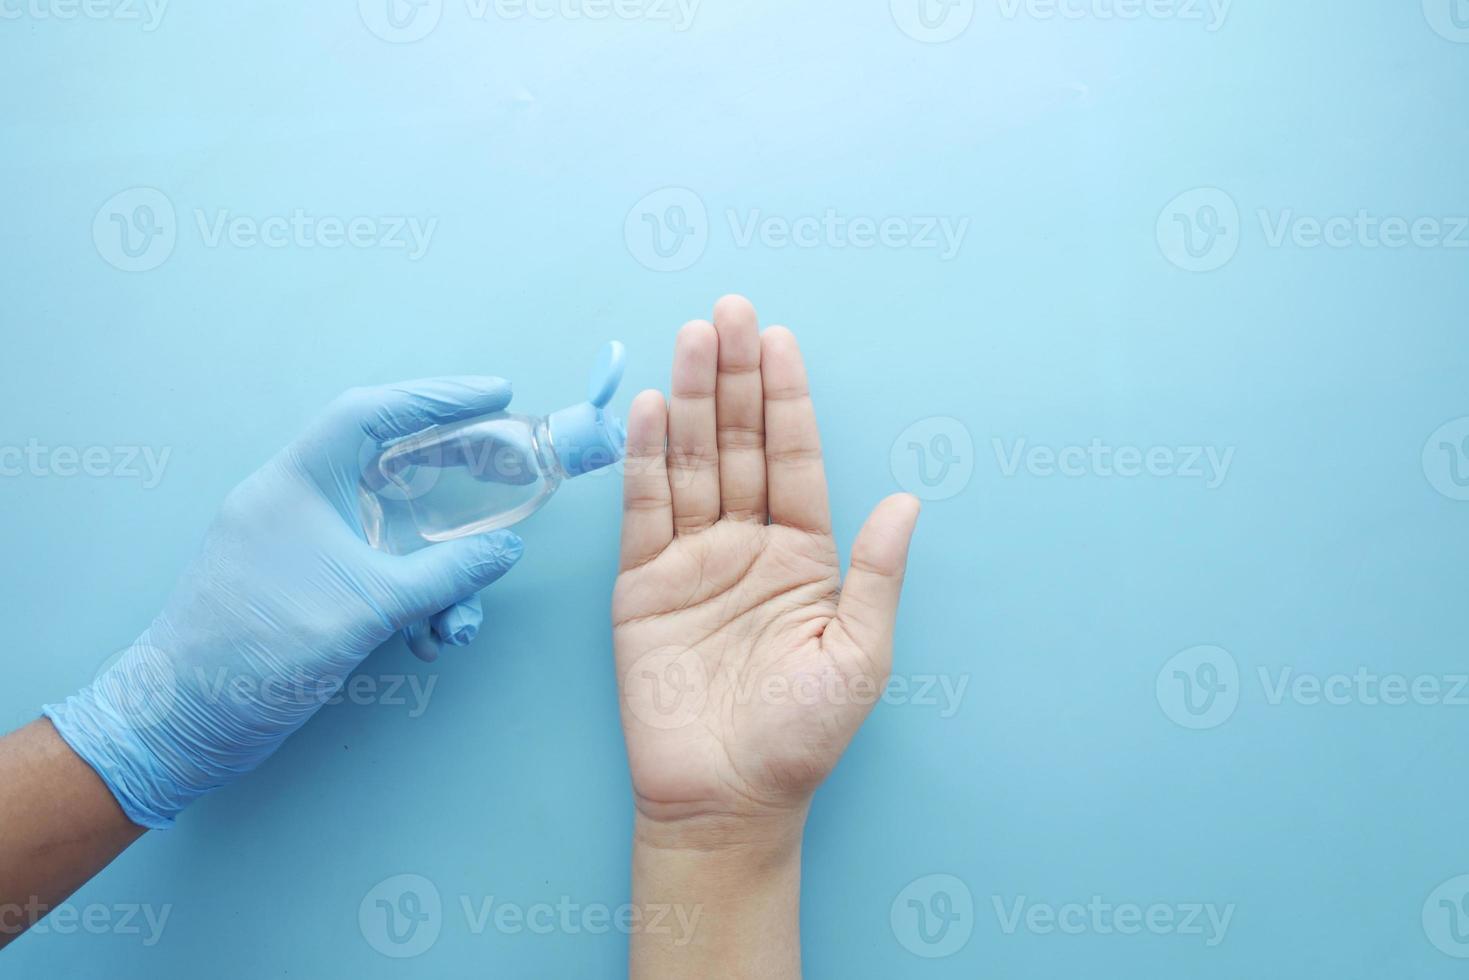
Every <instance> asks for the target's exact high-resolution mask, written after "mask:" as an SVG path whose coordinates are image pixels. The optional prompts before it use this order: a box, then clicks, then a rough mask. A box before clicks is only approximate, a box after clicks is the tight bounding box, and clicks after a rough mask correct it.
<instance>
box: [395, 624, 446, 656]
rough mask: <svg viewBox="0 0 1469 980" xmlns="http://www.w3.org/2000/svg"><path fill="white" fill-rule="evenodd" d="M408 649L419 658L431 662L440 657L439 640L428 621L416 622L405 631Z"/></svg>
mask: <svg viewBox="0 0 1469 980" xmlns="http://www.w3.org/2000/svg"><path fill="white" fill-rule="evenodd" d="M403 640H404V642H406V643H407V644H408V650H409V651H410V652H411V653H412V654H413V655H414V656H415V657H417V658H418V659H419V660H422V661H423V662H424V663H426V664H431V663H433V662H434V661H436V660H438V659H439V641H438V638H437V637H435V636H434V632H433V630H431V629H429V627H428V624H426V623H415V624H414V625H412V626H409V627H408V628H407V629H405V630H404V631H403Z"/></svg>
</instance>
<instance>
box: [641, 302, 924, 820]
mask: <svg viewBox="0 0 1469 980" xmlns="http://www.w3.org/2000/svg"><path fill="white" fill-rule="evenodd" d="M625 480H626V485H625V490H624V514H623V544H622V570H621V574H620V575H619V576H618V580H617V586H616V590H615V592H614V596H613V608H612V612H613V626H614V648H615V652H616V659H617V670H618V675H619V678H620V680H621V685H622V715H623V729H624V733H625V735H626V739H627V748H628V759H629V765H630V767H631V771H632V779H633V790H634V795H635V799H636V803H637V807H638V813H639V816H640V818H641V820H643V821H645V822H650V823H652V824H656V825H658V826H661V827H677V828H684V827H690V828H694V827H700V826H703V827H707V828H709V829H710V830H713V831H714V832H715V835H716V836H720V837H721V838H722V836H723V835H727V834H728V833H729V832H730V826H731V822H733V823H734V824H737V825H739V826H755V825H757V824H759V823H760V822H762V820H763V819H764V818H767V817H768V818H774V819H775V820H776V821H777V822H785V821H784V819H783V818H785V817H791V818H793V819H795V820H797V821H800V820H802V819H803V815H804V812H805V809H806V807H807V804H808V803H809V800H810V797H811V794H812V793H813V792H814V791H815V789H816V787H817V786H818V785H819V784H820V783H821V781H822V780H823V779H824V778H825V777H826V776H827V774H828V773H829V772H830V771H831V769H832V768H833V767H834V766H835V765H836V762H837V760H838V759H839V758H840V756H841V754H842V752H843V750H844V749H845V748H846V746H847V744H848V742H849V741H850V740H851V738H852V736H853V735H854V734H855V733H856V731H857V729H858V727H859V726H860V725H861V724H862V721H863V720H864V719H865V718H866V716H867V714H868V712H869V711H870V709H871V706H872V704H873V703H874V702H875V701H876V699H877V697H878V695H879V694H880V693H881V691H882V685H883V684H884V683H885V682H886V680H887V676H888V672H889V669H890V665H891V660H892V634H893V625H894V621H895V618H896V614H897V604H898V595H899V591H900V589H901V586H902V576H903V570H904V565H905V562H906V557H907V550H908V542H909V539H910V537H911V535H912V532H913V528H914V524H915V522H916V521H917V517H918V509H919V506H918V501H917V500H916V499H915V498H913V497H911V496H909V495H907V494H897V495H894V496H892V497H889V498H887V499H886V500H884V501H882V503H880V504H879V505H878V506H877V508H876V509H875V510H874V511H873V512H872V515H871V516H870V517H869V518H868V519H867V522H866V524H865V525H864V527H863V529H862V531H861V532H860V533H859V535H858V537H857V540H856V542H855V544H854V545H853V548H852V556H851V568H850V570H849V572H848V577H847V579H846V582H845V584H844V583H843V581H842V577H841V568H840V564H839V558H838V553H837V548H836V542H835V541H834V540H833V538H832V532H831V519H830V511H829V505H828V498H827V487H826V476H825V471H824V468H823V464H822V459H821V448H820V439H819V435H818V432H817V426H816V417H815V413H814V410H813V408H812V404H811V398H810V395H809V390H808V387H807V378H806V370H805V366H804V364H803V362H802V358H801V353H800V349H799V348H798V346H797V344H796V340H795V337H794V336H793V335H792V334H791V332H790V331H789V330H786V329H785V328H783V327H771V328H769V329H767V330H765V331H764V333H763V334H762V333H761V332H760V330H759V327H758V319H757V317H756V313H755V310H754V309H753V307H751V305H750V304H749V302H748V301H746V300H745V299H743V298H742V297H738V296H727V297H725V298H724V299H722V300H720V301H719V303H718V304H717V305H716V307H715V311H714V317H713V322H712V323H710V322H706V321H694V322H692V323H689V324H687V325H686V326H685V327H684V328H683V329H682V330H681V331H680V333H679V335H678V340H677V343H676V345H675V351H674V366H673V384H672V397H671V398H670V400H669V401H668V402H667V404H665V402H664V399H663V396H662V395H661V394H660V393H659V392H656V391H645V392H643V393H642V394H640V395H639V396H638V397H637V398H636V399H635V400H634V402H633V405H632V408H631V410H630V412H629V418H628V459H627V470H626V477H625Z"/></svg>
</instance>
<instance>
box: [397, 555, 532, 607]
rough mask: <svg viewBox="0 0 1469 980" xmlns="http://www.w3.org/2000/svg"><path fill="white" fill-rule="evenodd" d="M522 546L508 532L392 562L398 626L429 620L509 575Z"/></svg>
mask: <svg viewBox="0 0 1469 980" xmlns="http://www.w3.org/2000/svg"><path fill="white" fill-rule="evenodd" d="M524 550H525V544H524V543H523V542H522V541H521V540H520V537H519V536H518V535H516V534H514V533H513V532H511V531H494V532H492V533H490V534H477V535H474V536H473V537H468V538H459V539H457V540H454V541H445V542H443V543H442V544H436V545H432V546H430V547H428V548H424V549H423V550H421V551H415V552H413V553H412V554H410V555H404V556H403V557H401V558H399V559H397V560H396V561H395V565H396V566H397V574H396V582H397V585H398V589H399V597H398V610H397V612H398V617H397V618H398V622H397V626H398V627H399V628H400V629H401V628H402V627H403V626H406V625H407V624H409V623H417V622H419V621H420V620H425V619H430V618H432V617H433V616H434V615H435V614H436V613H438V612H439V611H440V610H443V609H447V608H449V607H450V606H452V605H454V604H455V603H457V602H459V601H461V600H463V599H467V598H468V597H470V596H472V595H474V594H475V593H476V592H478V591H480V590H481V589H483V588H485V587H486V586H488V585H489V584H490V583H491V582H494V581H495V580H496V579H498V578H499V577H500V576H502V575H504V574H505V573H506V572H508V571H510V569H511V568H512V567H514V565H515V563H516V562H517V561H519V560H520V555H521V553H522V552H523V551H524Z"/></svg>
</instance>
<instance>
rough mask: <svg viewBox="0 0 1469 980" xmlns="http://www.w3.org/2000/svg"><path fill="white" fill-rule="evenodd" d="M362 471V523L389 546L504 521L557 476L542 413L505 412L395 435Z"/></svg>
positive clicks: (526, 508)
mask: <svg viewBox="0 0 1469 980" xmlns="http://www.w3.org/2000/svg"><path fill="white" fill-rule="evenodd" d="M366 471H367V472H366V475H365V476H364V478H363V483H362V487H361V497H362V501H361V502H362V516H363V530H364V531H365V532H366V535H367V539H368V542H369V543H370V544H372V545H373V546H374V547H377V548H382V549H384V550H386V551H391V552H396V553H403V552H406V551H411V550H415V549H416V548H420V547H423V546H424V545H425V544H426V543H431V542H436V541H447V540H449V539H451V538H459V537H463V536H465V535H468V534H481V533H484V532H486V531H494V530H498V529H500V528H503V527H509V526H510V525H512V524H515V523H517V522H518V521H522V520H524V519H525V518H526V517H529V516H530V515H531V514H533V513H535V511H537V510H538V509H540V507H541V505H542V504H544V503H545V502H546V500H547V499H548V498H549V497H550V496H551V494H553V493H555V491H556V488H557V487H558V486H559V485H560V484H561V481H562V479H563V478H564V474H563V473H562V470H561V466H560V463H559V462H558V460H557V458H556V454H555V452H554V451H553V449H552V447H551V444H550V437H549V432H548V429H547V426H546V423H545V421H544V420H543V419H537V418H533V417H531V416H527V415H516V414H513V413H510V412H497V413H496V414H494V415H487V416H484V417H483V418H478V419H473V420H470V421H468V422H461V423H458V424H456V425H450V426H440V427H435V428H433V429H430V430H428V431H426V432H423V433H420V434H419V435H416V436H413V437H412V438H409V439H405V440H404V441H402V442H399V443H395V444H394V445H392V446H389V447H388V448H387V449H386V450H384V451H383V453H382V455H381V456H380V457H378V459H377V461H376V463H375V464H373V465H370V466H368V467H367V468H366Z"/></svg>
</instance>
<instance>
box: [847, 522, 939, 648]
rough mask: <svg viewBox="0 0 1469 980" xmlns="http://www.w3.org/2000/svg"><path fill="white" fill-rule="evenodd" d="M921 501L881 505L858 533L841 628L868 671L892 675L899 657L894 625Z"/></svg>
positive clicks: (853, 550)
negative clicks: (895, 648) (896, 656)
mask: <svg viewBox="0 0 1469 980" xmlns="http://www.w3.org/2000/svg"><path fill="white" fill-rule="evenodd" d="M918 511H919V503H918V498H916V497H914V496H912V495H911V494H906V493H897V494H893V495H892V496H891V497H888V498H887V499H885V500H884V501H882V503H880V504H878V505H877V507H875V508H874V509H873V511H872V513H871V515H869V516H868V518H867V523H865V524H863V525H862V530H861V531H859V532H857V540H856V542H855V543H854V544H853V545H852V561H851V564H850V566H849V567H848V569H847V580H846V581H845V582H844V583H842V594H841V598H840V599H839V600H838V601H837V616H836V625H837V626H838V627H839V628H840V629H841V631H842V632H843V633H844V634H845V635H846V636H847V638H848V639H850V640H851V641H852V643H853V645H854V646H855V647H856V648H857V649H856V651H854V652H860V653H861V654H862V655H863V657H864V660H865V661H866V666H868V667H869V668H870V669H875V670H876V671H877V672H878V673H879V674H881V675H882V676H886V675H887V672H888V669H889V668H890V667H891V665H892V658H893V626H894V624H895V623H896V622H897V619H898V596H899V595H900V594H901V593H902V591H903V572H904V570H905V569H906V567H907V564H908V542H909V541H910V540H911V539H912V537H913V528H914V526H915V525H916V524H917V522H918Z"/></svg>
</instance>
